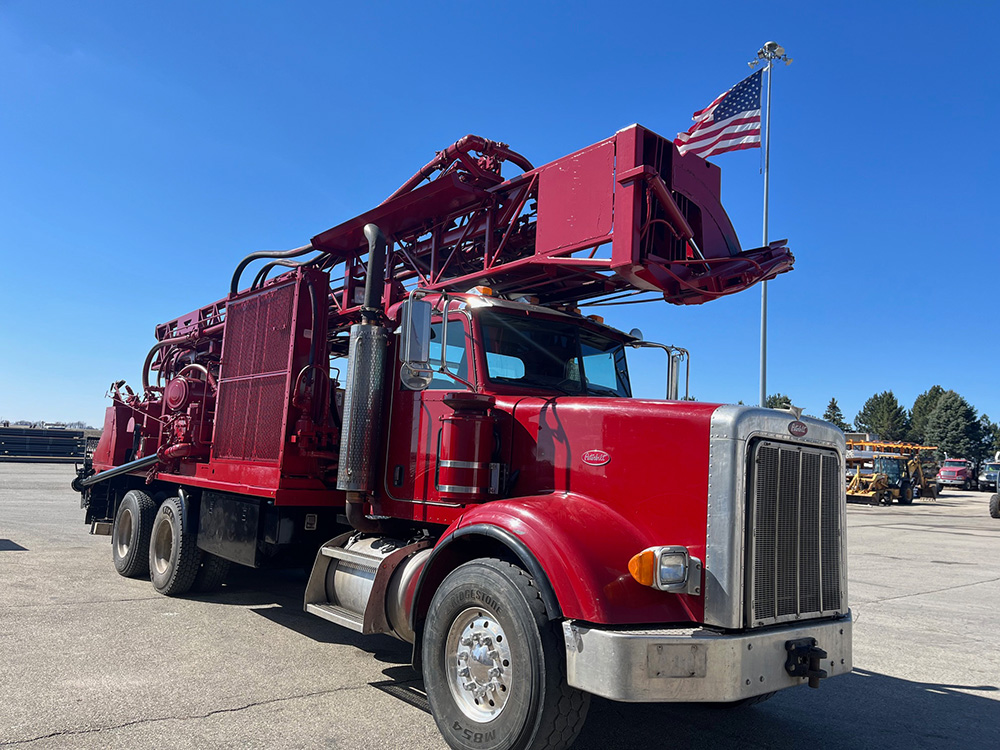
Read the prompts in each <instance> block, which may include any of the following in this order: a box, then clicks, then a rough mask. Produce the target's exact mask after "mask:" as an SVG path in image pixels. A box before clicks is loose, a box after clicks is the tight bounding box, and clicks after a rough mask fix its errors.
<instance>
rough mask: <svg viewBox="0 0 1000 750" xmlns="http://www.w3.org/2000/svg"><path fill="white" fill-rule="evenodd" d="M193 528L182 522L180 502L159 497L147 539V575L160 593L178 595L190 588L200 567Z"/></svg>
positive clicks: (173, 498)
mask: <svg viewBox="0 0 1000 750" xmlns="http://www.w3.org/2000/svg"><path fill="white" fill-rule="evenodd" d="M196 542H197V540H196V539H195V532H194V529H189V528H187V527H186V524H185V517H184V506H183V505H182V504H181V500H180V498H178V497H168V498H167V499H166V500H164V501H163V505H161V506H160V510H159V511H158V512H157V513H156V518H155V519H154V521H153V533H152V535H151V537H150V540H149V578H150V580H151V581H152V582H153V588H154V589H156V590H157V591H159V592H160V593H161V594H163V595H164V596H179V595H180V594H184V593H186V592H187V591H189V590H190V589H191V586H192V585H193V584H194V579H195V577H196V576H197V575H198V569H199V568H200V567H201V557H202V553H201V550H200V549H198V545H197V543H196Z"/></svg>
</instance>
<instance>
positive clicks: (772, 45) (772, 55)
mask: <svg viewBox="0 0 1000 750" xmlns="http://www.w3.org/2000/svg"><path fill="white" fill-rule="evenodd" d="M775 60H783V61H784V63H785V65H791V63H792V58H790V57H788V55H786V54H785V48H784V47H782V46H781V45H780V44H778V43H777V42H767V43H766V44H765V45H764V46H763V47H761V48H760V49H759V50H757V59H756V60H751V61H750V62H749V63H747V64H748V65H749V66H750V67H751V68H756V67H757V66H758V65H759V64H760V63H762V62H764V61H767V119H766V120H765V130H764V242H763V243H762V246H763V247H766V246H767V242H768V240H767V197H768V168H769V166H770V162H771V66H772V65H773V64H774V61H775ZM766 402H767V281H762V282H761V285H760V405H761V406H763V405H764V404H765V403H766Z"/></svg>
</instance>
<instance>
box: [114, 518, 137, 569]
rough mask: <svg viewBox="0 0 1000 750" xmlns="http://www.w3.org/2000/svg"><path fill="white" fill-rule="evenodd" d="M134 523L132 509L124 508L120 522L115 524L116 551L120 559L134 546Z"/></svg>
mask: <svg viewBox="0 0 1000 750" xmlns="http://www.w3.org/2000/svg"><path fill="white" fill-rule="evenodd" d="M134 523H135V521H134V519H133V518H132V511H131V510H129V509H128V508H123V509H122V512H121V513H120V514H119V516H118V524H117V525H116V526H115V553H116V554H117V555H118V559H119V560H124V559H125V557H126V555H128V549H129V547H131V546H132V526H133V524H134Z"/></svg>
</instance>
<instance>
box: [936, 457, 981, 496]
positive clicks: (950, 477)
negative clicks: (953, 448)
mask: <svg viewBox="0 0 1000 750" xmlns="http://www.w3.org/2000/svg"><path fill="white" fill-rule="evenodd" d="M937 483H938V487H957V488H958V489H961V490H972V489H976V487H977V483H976V469H975V467H974V466H973V464H972V461H969V460H968V459H965V458H948V459H945V462H944V463H943V464H941V469H940V471H938V475H937Z"/></svg>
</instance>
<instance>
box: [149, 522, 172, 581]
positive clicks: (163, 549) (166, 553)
mask: <svg viewBox="0 0 1000 750" xmlns="http://www.w3.org/2000/svg"><path fill="white" fill-rule="evenodd" d="M173 546H174V531H173V529H172V528H171V527H170V524H169V523H167V522H160V523H158V524H157V526H156V528H155V529H154V530H153V555H152V557H153V559H152V563H153V568H154V569H155V570H156V572H157V573H159V574H160V575H163V574H164V573H165V572H166V571H167V568H168V567H170V554H171V552H172V548H173Z"/></svg>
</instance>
